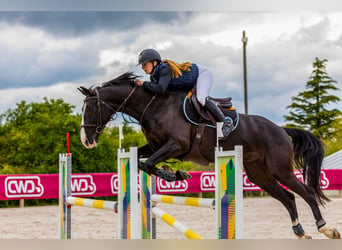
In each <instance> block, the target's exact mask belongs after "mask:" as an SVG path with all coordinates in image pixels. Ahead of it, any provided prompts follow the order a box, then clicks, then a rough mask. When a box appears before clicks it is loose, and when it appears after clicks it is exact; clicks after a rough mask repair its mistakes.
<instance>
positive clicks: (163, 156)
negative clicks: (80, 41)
mask: <svg viewBox="0 0 342 250" xmlns="http://www.w3.org/2000/svg"><path fill="white" fill-rule="evenodd" d="M135 79H136V76H135V75H134V74H132V73H124V74H122V75H121V76H119V77H117V78H115V79H113V80H111V81H109V82H106V83H103V84H102V86H101V87H96V88H91V89H87V88H84V87H80V88H79V90H80V91H81V92H82V93H83V94H84V95H85V96H86V98H85V100H84V105H83V116H82V125H81V141H82V143H83V144H84V145H85V147H87V148H93V147H94V146H96V144H97V143H98V137H99V135H100V134H101V132H102V130H103V129H104V127H105V125H106V123H107V122H108V121H109V120H110V119H111V118H112V116H113V114H115V113H116V112H122V113H125V114H127V115H129V116H132V117H133V118H135V119H136V120H137V121H139V124H140V125H141V128H142V131H143V133H144V134H145V136H146V139H147V141H148V144H146V145H145V146H143V147H141V148H139V149H138V155H139V158H142V157H143V158H148V160H147V161H146V162H145V163H141V162H140V163H139V168H140V169H142V170H144V171H146V172H147V173H149V174H153V175H156V176H159V177H161V178H164V179H166V180H168V181H175V180H183V179H187V178H190V177H191V176H189V175H188V173H187V172H185V171H177V172H176V173H173V172H169V171H166V170H165V169H163V168H157V167H156V166H155V165H156V164H157V163H160V162H162V161H165V160H167V159H170V158H175V159H181V160H191V161H193V162H197V163H201V164H205V163H209V162H214V148H215V146H216V130H215V129H213V128H210V127H204V128H203V134H202V136H201V137H200V136H199V133H198V127H197V126H195V125H193V124H191V123H189V122H187V121H186V120H185V118H184V114H183V111H182V105H183V100H184V98H185V96H186V95H187V93H186V92H185V91H184V92H183V91H168V92H166V93H164V94H159V95H157V96H155V95H154V94H152V93H149V92H147V91H146V90H144V88H142V87H136V86H135V84H134V80H135ZM290 138H291V139H290ZM196 140H197V141H196ZM194 141H196V143H195V142H194ZM194 144H196V147H197V148H198V150H197V153H194V151H196V149H195V150H193V148H194ZM234 145H242V146H243V165H244V170H245V171H246V174H247V176H248V178H249V180H250V181H251V182H253V183H255V184H256V185H258V186H259V187H260V188H262V189H263V190H265V191H266V192H267V193H268V194H270V195H271V196H272V197H274V198H275V199H277V200H279V201H280V202H281V203H282V204H283V205H284V206H285V207H286V209H287V210H288V212H289V214H290V217H291V221H292V228H293V231H294V233H295V235H296V236H297V237H298V238H311V237H310V236H309V235H307V234H306V233H305V232H304V229H303V228H302V226H301V224H300V223H299V220H298V214H297V208H296V203H295V196H294V194H292V193H291V192H289V191H287V190H285V189H284V188H283V187H282V186H281V185H280V184H282V185H284V186H287V187H288V188H289V189H291V190H292V191H294V192H295V193H297V194H299V195H300V196H301V197H302V198H303V199H304V200H305V201H306V202H307V203H308V204H309V206H310V207H311V210H312V212H313V216H314V218H315V220H316V226H317V229H318V230H319V232H321V233H323V234H325V235H326V236H327V237H328V238H341V236H340V233H339V232H338V231H337V230H336V229H333V228H330V227H328V226H327V224H326V222H325V221H324V219H323V217H322V215H321V212H320V209H319V205H323V204H324V202H325V201H329V199H328V198H327V197H326V196H325V195H324V194H323V192H322V190H321V187H320V170H321V163H322V160H323V155H324V149H323V146H322V143H321V142H320V140H318V139H317V138H316V137H314V136H313V135H312V134H311V133H309V132H306V131H302V130H298V129H289V128H282V127H279V126H277V125H276V124H274V123H272V122H271V121H269V120H267V119H265V118H263V117H260V116H255V115H243V114H241V115H240V122H239V126H238V127H237V128H236V129H235V130H234V131H233V132H232V133H231V134H230V135H229V137H228V138H227V139H226V140H223V141H221V142H220V146H222V147H223V149H224V150H233V149H234ZM294 167H295V168H297V169H302V171H303V177H304V182H305V183H306V184H303V183H302V182H301V181H299V180H298V178H297V177H296V176H295V174H294V172H293V170H294Z"/></svg>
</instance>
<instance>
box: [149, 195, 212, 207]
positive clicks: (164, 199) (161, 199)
mask: <svg viewBox="0 0 342 250" xmlns="http://www.w3.org/2000/svg"><path fill="white" fill-rule="evenodd" d="M151 200H152V201H153V202H157V203H168V204H177V205H185V206H194V207H210V208H215V199H210V198H194V197H181V196H173V195H159V194H153V195H152V197H151Z"/></svg>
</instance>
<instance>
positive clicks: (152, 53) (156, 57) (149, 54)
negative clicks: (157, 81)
mask: <svg viewBox="0 0 342 250" xmlns="http://www.w3.org/2000/svg"><path fill="white" fill-rule="evenodd" d="M151 61H158V62H161V56H160V54H159V53H158V51H156V50H154V49H145V50H143V51H142V52H141V53H140V55H139V63H138V65H139V64H142V63H145V62H151Z"/></svg>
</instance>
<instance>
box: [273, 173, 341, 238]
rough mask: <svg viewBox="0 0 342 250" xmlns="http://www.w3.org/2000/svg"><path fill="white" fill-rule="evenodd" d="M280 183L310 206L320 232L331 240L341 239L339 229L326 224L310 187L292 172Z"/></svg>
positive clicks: (281, 179)
mask: <svg viewBox="0 0 342 250" xmlns="http://www.w3.org/2000/svg"><path fill="white" fill-rule="evenodd" d="M279 181H280V182H281V183H282V184H283V185H286V186H287V187H288V188H290V189H291V190H292V191H293V192H295V193H297V194H298V195H300V196H301V197H302V198H303V199H304V200H305V201H306V202H307V203H308V204H309V206H310V208H311V210H312V213H313V215H314V218H315V220H316V226H317V229H318V231H319V232H321V233H323V234H324V235H325V236H327V237H328V238H330V239H341V235H340V233H339V232H338V231H337V229H335V228H330V227H328V226H327V225H326V222H325V220H324V219H323V217H322V214H321V211H320V209H319V207H318V202H317V200H316V197H315V194H314V190H313V189H312V188H311V187H308V186H306V185H304V184H303V183H302V182H300V181H299V180H298V178H297V177H296V176H295V175H294V173H292V172H291V173H290V174H289V176H287V177H286V178H284V177H282V178H280V179H279Z"/></svg>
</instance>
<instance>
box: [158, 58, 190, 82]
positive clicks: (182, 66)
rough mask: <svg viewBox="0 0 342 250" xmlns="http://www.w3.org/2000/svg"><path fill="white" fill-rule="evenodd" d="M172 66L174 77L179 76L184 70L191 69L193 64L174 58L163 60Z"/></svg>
mask: <svg viewBox="0 0 342 250" xmlns="http://www.w3.org/2000/svg"><path fill="white" fill-rule="evenodd" d="M163 63H167V64H168V65H169V66H170V69H171V72H172V78H177V77H179V76H181V75H182V71H190V68H191V66H192V64H191V63H190V62H183V63H176V62H174V61H172V60H163Z"/></svg>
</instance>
